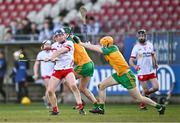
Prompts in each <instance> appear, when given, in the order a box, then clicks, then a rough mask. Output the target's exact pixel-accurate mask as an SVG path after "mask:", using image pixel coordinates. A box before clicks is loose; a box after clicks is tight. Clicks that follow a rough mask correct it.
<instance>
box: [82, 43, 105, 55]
mask: <svg viewBox="0 0 180 123" xmlns="http://www.w3.org/2000/svg"><path fill="white" fill-rule="evenodd" d="M79 44H80V45H82V46H83V47H85V48H87V49H89V50H93V51H96V52H99V53H103V52H102V47H101V46H100V45H94V44H90V43H83V42H80V43H79Z"/></svg>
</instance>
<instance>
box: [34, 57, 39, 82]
mask: <svg viewBox="0 0 180 123" xmlns="http://www.w3.org/2000/svg"><path fill="white" fill-rule="evenodd" d="M39 64H40V61H38V60H36V61H35V63H34V66H33V72H34V76H33V78H34V79H35V80H37V78H38V71H39Z"/></svg>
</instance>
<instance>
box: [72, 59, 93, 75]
mask: <svg viewBox="0 0 180 123" xmlns="http://www.w3.org/2000/svg"><path fill="white" fill-rule="evenodd" d="M74 71H75V72H76V73H78V74H80V75H82V76H83V77H88V76H89V77H92V76H93V73H94V63H93V62H92V61H90V62H88V63H86V64H83V65H82V66H75V67H74Z"/></svg>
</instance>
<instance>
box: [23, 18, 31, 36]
mask: <svg viewBox="0 0 180 123" xmlns="http://www.w3.org/2000/svg"><path fill="white" fill-rule="evenodd" d="M22 23H23V25H24V28H23V34H30V30H31V27H30V26H31V22H30V21H29V19H28V18H24V19H23V20H22Z"/></svg>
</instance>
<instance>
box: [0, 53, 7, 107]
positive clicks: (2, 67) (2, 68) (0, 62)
mask: <svg viewBox="0 0 180 123" xmlns="http://www.w3.org/2000/svg"><path fill="white" fill-rule="evenodd" d="M5 74H6V60H5V56H4V52H3V51H2V50H0V93H1V94H2V96H3V98H4V100H3V102H4V103H6V93H5V91H4V89H3V82H4V76H5Z"/></svg>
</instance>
